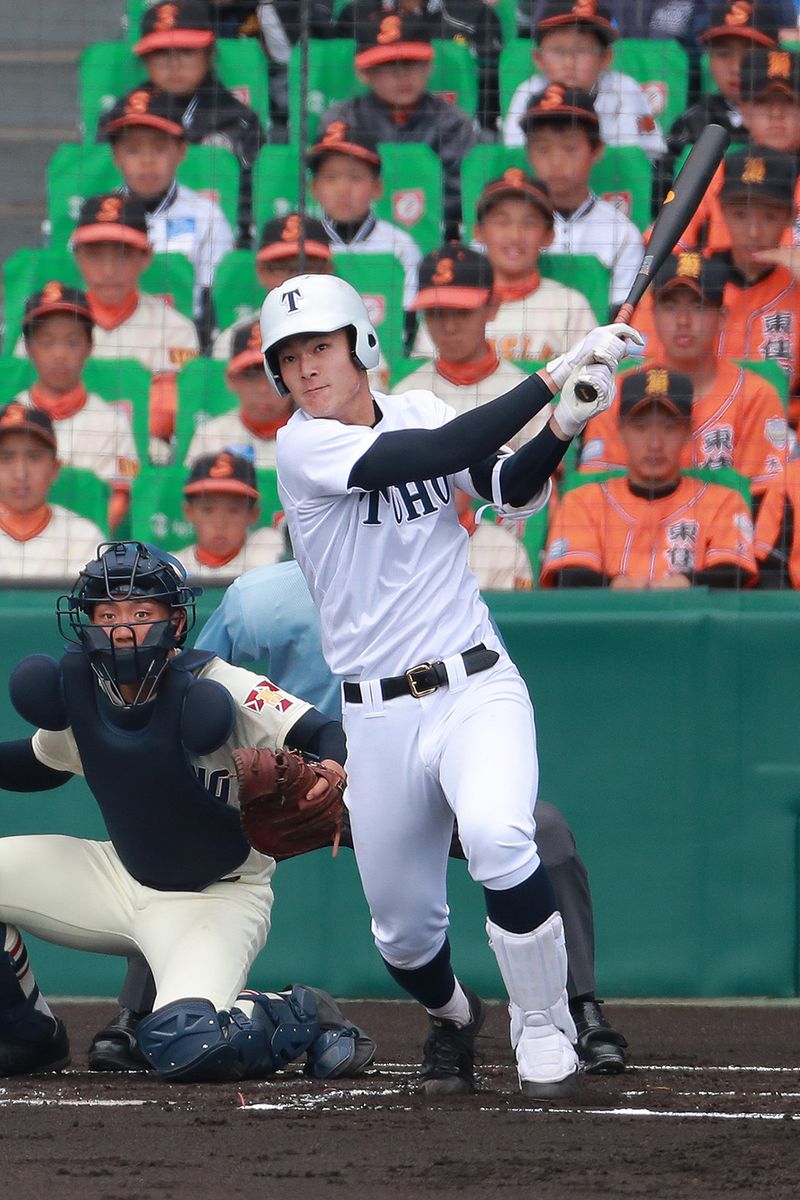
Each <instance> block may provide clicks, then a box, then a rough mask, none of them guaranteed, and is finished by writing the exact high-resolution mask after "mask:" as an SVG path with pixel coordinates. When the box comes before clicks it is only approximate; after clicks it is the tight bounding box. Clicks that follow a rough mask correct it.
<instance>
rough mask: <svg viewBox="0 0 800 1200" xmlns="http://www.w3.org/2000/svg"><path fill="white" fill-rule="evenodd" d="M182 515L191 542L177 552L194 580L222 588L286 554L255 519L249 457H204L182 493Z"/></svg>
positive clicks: (272, 532) (275, 537) (224, 452)
mask: <svg viewBox="0 0 800 1200" xmlns="http://www.w3.org/2000/svg"><path fill="white" fill-rule="evenodd" d="M183 496H184V505H183V511H184V515H185V517H186V520H187V521H188V522H189V524H190V525H192V526H193V528H194V532H195V539H196V540H195V541H194V543H193V544H192V545H191V546H185V547H184V549H183V550H179V551H178V552H177V554H176V558H179V559H180V561H181V562H182V563H183V565H184V567H185V568H186V570H187V572H188V573H189V575H191V576H193V577H194V578H199V579H204V580H207V581H208V582H209V583H210V582H212V581H214V582H218V583H222V582H223V581H230V580H232V579H235V578H236V577H237V576H238V575H241V574H242V572H243V571H247V570H249V568H250V567H266V566H269V565H270V563H276V562H278V561H279V560H280V559H281V558H282V557H283V553H284V540H283V536H282V535H281V534H280V533H279V532H278V531H277V529H273V528H272V527H271V526H268V525H265V526H262V527H261V528H260V529H256V530H255V532H251V530H252V529H253V528H254V526H255V525H256V524H257V522H258V518H259V513H260V509H259V491H258V482H257V479H256V472H255V467H254V466H253V463H252V461H251V459H250V458H249V457H245V456H244V455H242V454H236V453H234V452H233V451H231V450H221V451H219V453H217V454H205V455H203V456H202V457H201V458H198V459H196V461H195V462H194V463H193V464H192V467H191V470H190V472H189V477H188V479H187V481H186V485H185V487H184V489H183Z"/></svg>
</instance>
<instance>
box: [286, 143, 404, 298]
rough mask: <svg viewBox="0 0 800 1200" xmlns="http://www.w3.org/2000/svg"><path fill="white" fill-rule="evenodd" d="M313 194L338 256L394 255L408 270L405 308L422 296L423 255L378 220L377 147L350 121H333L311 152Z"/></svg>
mask: <svg viewBox="0 0 800 1200" xmlns="http://www.w3.org/2000/svg"><path fill="white" fill-rule="evenodd" d="M308 165H309V167H310V169H311V176H312V183H311V195H312V196H313V197H314V199H315V200H316V201H317V204H319V206H320V208H321V209H322V224H323V227H324V229H325V232H326V233H327V235H328V237H329V239H330V243H331V248H332V250H333V251H334V253H335V254H394V255H395V257H396V258H399V259H400V262H401V263H402V264H403V270H404V271H405V288H404V289H403V308H404V309H405V310H406V312H408V311H409V310H410V308H411V302H412V300H413V299H414V296H415V294H416V291H417V271H418V270H419V264H420V260H421V258H422V253H421V251H420V249H419V247H418V245H417V243H416V242H415V241H414V239H413V238H412V237H411V235H410V234H409V233H406V231H405V230H404V229H400V228H399V227H398V226H397V225H392V224H391V222H390V221H384V220H382V219H381V218H379V217H376V216H375V214H374V212H373V211H372V205H373V204H374V202H375V201H376V200H379V199H380V197H381V195H382V193H383V185H382V183H381V156H380V153H379V151H378V144H377V142H376V141H375V140H374V139H373V138H372V137H371V136H370V135H369V134H368V133H366V132H364V131H363V130H358V129H353V128H351V127H350V126H349V125H348V124H347V122H346V121H331V123H330V124H329V125H328V127H327V129H326V130H325V132H324V134H323V136H322V137H321V139H320V140H319V141H318V142H316V143H315V144H314V145H313V146H312V147H311V149H310V151H309V153H308Z"/></svg>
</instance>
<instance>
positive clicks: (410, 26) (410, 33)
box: [352, 0, 433, 71]
mask: <svg viewBox="0 0 800 1200" xmlns="http://www.w3.org/2000/svg"><path fill="white" fill-rule="evenodd" d="M352 16H353V31H354V36H355V39H356V67H357V68H358V69H359V70H361V71H366V70H369V68H370V67H378V66H380V65H381V64H382V63H389V62H397V61H398V60H400V61H402V60H405V61H406V62H426V63H427V62H433V46H432V45H431V37H432V36H433V31H432V29H431V26H430V23H429V22H428V21H426V19H425V18H424V17H421V16H417V15H415V14H413V13H404V12H392V13H387V12H386V11H385V10H384V7H383V5H382V4H381V3H380V0H356V3H355V4H354V5H353V9H352Z"/></svg>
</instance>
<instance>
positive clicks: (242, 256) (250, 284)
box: [211, 250, 264, 329]
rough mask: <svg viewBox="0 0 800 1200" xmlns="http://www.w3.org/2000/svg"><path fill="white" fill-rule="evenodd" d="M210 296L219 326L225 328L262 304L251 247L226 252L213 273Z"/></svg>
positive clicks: (260, 289) (260, 288)
mask: <svg viewBox="0 0 800 1200" xmlns="http://www.w3.org/2000/svg"><path fill="white" fill-rule="evenodd" d="M211 298H212V300H213V301H214V313H215V316H216V318H217V325H218V326H219V328H220V329H227V328H228V326H229V325H234V324H235V323H236V322H237V321H241V320H242V318H243V317H245V316H246V315H247V313H249V312H252V310H253V309H254V308H258V307H259V306H260V305H261V303H262V301H263V299H264V289H263V287H262V286H261V284H260V283H259V282H258V279H257V278H256V268H255V255H254V253H253V251H252V250H229V251H228V253H227V254H226V255H225V257H224V258H223V259H222V260H221V261H220V263H219V264H218V266H217V269H216V271H215V272H214V282H213V284H212V286H211Z"/></svg>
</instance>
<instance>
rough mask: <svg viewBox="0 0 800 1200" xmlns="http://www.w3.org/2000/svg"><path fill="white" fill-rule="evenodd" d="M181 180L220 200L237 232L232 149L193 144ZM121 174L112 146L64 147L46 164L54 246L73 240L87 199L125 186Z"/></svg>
mask: <svg viewBox="0 0 800 1200" xmlns="http://www.w3.org/2000/svg"><path fill="white" fill-rule="evenodd" d="M178 182H179V183H182V184H184V185H185V186H186V187H188V188H193V189H194V190H195V191H198V192H203V193H205V194H207V195H210V196H212V197H213V199H215V200H216V201H217V202H218V204H219V205H220V207H221V208H222V211H223V212H224V213H225V216H226V217H227V218H228V220H229V221H230V223H231V226H232V227H233V228H234V229H235V228H236V212H237V207H238V204H239V163H238V162H237V160H236V158H235V157H234V155H233V154H232V153H231V152H230V150H226V149H224V148H223V147H221V146H219V147H217V146H190V147H189V149H188V150H187V152H186V158H185V159H184V160H183V162H182V163H181V165H180V167H179V168H178ZM121 184H122V176H121V175H120V173H119V171H118V170H117V168H116V167H115V166H114V162H113V160H112V157H111V147H110V146H108V145H105V144H101V145H83V146H81V145H74V144H72V143H70V144H65V145H62V146H59V148H58V149H57V150H56V152H55V154H54V155H53V157H52V158H51V159H50V162H49V163H48V164H47V209H48V218H49V221H50V243H51V245H53V246H63V245H65V244H66V242H67V241H68V240H69V238H70V235H71V233H72V230H73V228H74V226H75V222H76V220H77V219H78V213H79V211H80V207H81V204H82V203H83V201H84V200H85V199H86V197H87V196H93V195H96V193H98V192H106V191H111V190H112V189H113V188H117V187H120V185H121Z"/></svg>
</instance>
